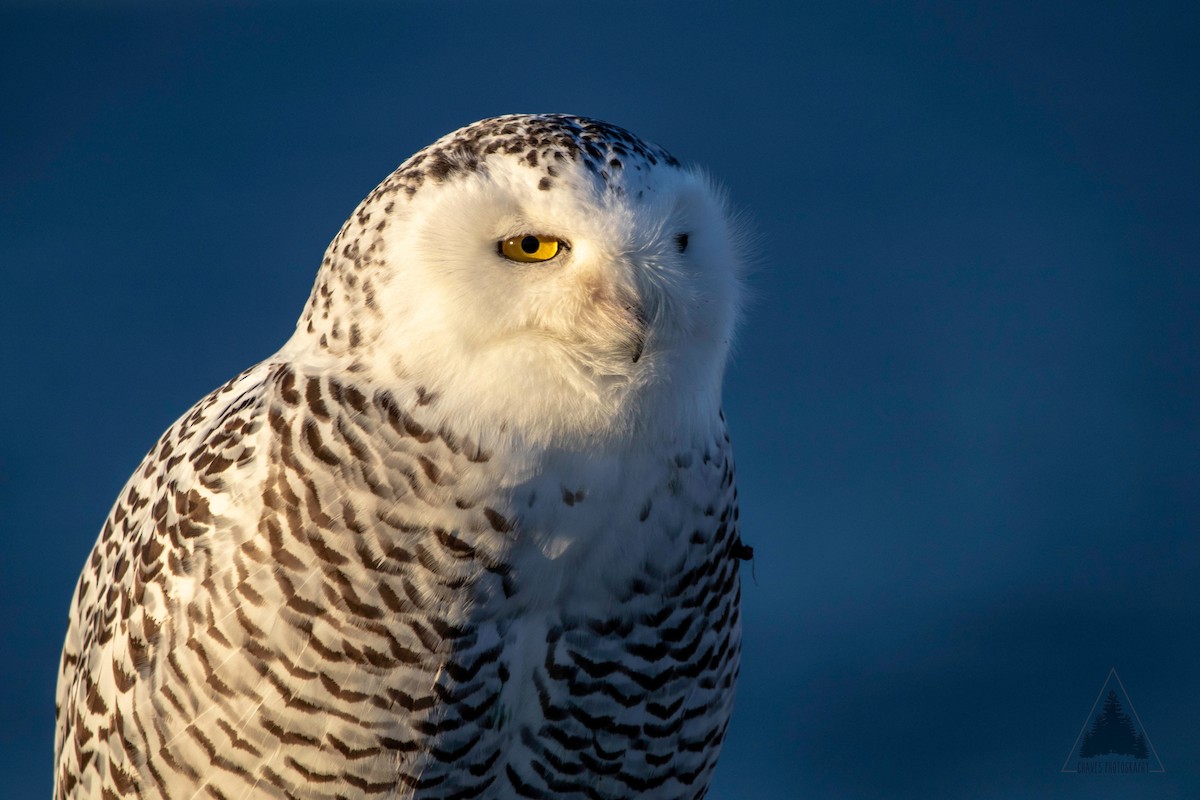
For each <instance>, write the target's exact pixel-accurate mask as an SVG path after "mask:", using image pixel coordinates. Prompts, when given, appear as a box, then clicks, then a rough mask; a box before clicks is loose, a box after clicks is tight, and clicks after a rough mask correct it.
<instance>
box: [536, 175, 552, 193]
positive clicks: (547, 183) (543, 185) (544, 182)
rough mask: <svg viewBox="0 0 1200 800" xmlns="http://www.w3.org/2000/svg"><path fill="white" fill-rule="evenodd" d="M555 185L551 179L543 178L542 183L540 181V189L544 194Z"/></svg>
mask: <svg viewBox="0 0 1200 800" xmlns="http://www.w3.org/2000/svg"><path fill="white" fill-rule="evenodd" d="M553 185H554V182H553V181H551V180H550V179H549V178H542V179H541V180H540V181H538V188H539V189H541V190H542V191H543V192H544V191H547V190H548V189H549V188H550V187H551V186H553Z"/></svg>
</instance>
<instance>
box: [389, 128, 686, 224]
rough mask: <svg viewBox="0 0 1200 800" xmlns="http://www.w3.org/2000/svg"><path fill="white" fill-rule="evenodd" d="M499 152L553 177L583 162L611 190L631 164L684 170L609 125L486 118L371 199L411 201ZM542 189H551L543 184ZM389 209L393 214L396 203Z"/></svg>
mask: <svg viewBox="0 0 1200 800" xmlns="http://www.w3.org/2000/svg"><path fill="white" fill-rule="evenodd" d="M497 154H501V155H509V156H514V157H516V158H517V159H518V160H519V162H520V163H521V164H523V165H525V166H526V167H528V168H530V169H535V170H541V171H543V172H544V173H545V175H546V177H549V178H555V177H558V174H559V172H558V169H559V168H560V167H561V166H562V165H563V164H567V163H574V164H578V165H579V166H581V167H582V168H583V169H586V170H587V171H588V172H590V173H591V174H593V175H596V176H598V177H599V178H600V179H601V180H602V181H603V182H605V183H606V184H610V186H611V184H612V182H613V181H614V180H615V177H614V174H615V173H616V172H617V171H619V170H623V169H624V168H625V167H626V166H628V163H627V162H630V161H631V160H632V161H633V162H634V166H635V168H636V169H638V170H641V169H642V165H643V164H646V165H650V166H653V165H657V164H659V163H660V162H661V163H664V164H667V165H669V166H672V167H678V166H679V162H678V161H677V160H676V159H675V158H674V156H672V155H671V154H670V153H668V152H667V151H666V150H663V149H662V148H661V147H659V146H657V145H653V144H650V143H648V142H645V141H643V140H641V139H639V138H638V137H636V136H634V135H633V134H632V133H630V132H629V131H627V130H625V129H623V128H619V127H617V126H616V125H611V124H609V123H607V122H601V121H600V120H595V119H588V118H586V117H576V116H571V115H567V114H534V115H512V116H506V117H496V118H493V119H485V120H482V121H480V122H476V123H475V124H473V125H468V126H467V127H465V128H462V129H460V130H457V131H455V132H453V133H451V134H449V135H447V136H445V137H443V138H442V139H440V140H439V141H437V142H435V143H434V144H432V145H430V146H429V147H426V148H425V149H423V150H421V151H420V152H419V153H417V154H416V155H414V156H413V157H412V158H410V159H409V160H408V161H406V162H405V163H404V164H403V165H401V166H400V168H399V169H397V170H396V171H395V172H394V173H392V175H391V176H389V177H388V179H387V180H386V181H384V183H383V184H381V185H380V187H379V188H378V189H377V190H376V191H375V192H373V193H372V195H371V197H372V198H373V199H377V198H379V197H381V196H383V195H389V194H395V193H397V192H399V191H400V190H404V192H405V193H406V195H407V196H409V197H411V196H412V195H414V194H415V193H416V191H417V190H418V189H419V188H420V187H421V185H422V184H423V183H424V182H425V180H426V178H428V179H430V180H433V181H435V182H437V183H445V182H446V181H448V180H452V179H453V178H455V177H456V176H459V175H464V174H469V173H474V172H479V171H481V170H483V169H484V162H485V161H486V160H487V159H488V158H489V157H491V156H493V155H497ZM637 162H641V163H637ZM607 170H612V172H609V171H607ZM538 188H539V189H542V190H545V189H548V188H550V187H549V185H547V184H545V182H544V180H541V181H539V182H538ZM384 210H385V212H387V213H390V212H391V202H389V204H388V206H386V207H385V209H384Z"/></svg>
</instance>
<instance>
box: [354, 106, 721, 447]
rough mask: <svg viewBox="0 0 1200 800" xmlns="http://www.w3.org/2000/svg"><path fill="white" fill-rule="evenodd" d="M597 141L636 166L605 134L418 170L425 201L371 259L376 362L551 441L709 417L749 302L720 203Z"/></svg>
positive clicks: (459, 146)
mask: <svg viewBox="0 0 1200 800" xmlns="http://www.w3.org/2000/svg"><path fill="white" fill-rule="evenodd" d="M502 119H504V118H502ZM509 119H520V120H524V119H529V118H520V117H518V118H509ZM532 119H535V120H547V119H550V120H553V119H555V118H546V117H540V118H532ZM561 119H563V120H565V121H566V122H564V123H563V124H564V125H571V126H573V125H577V124H578V122H577V118H561ZM484 124H486V122H485V123H477V126H478V125H484ZM545 124H549V125H551V126H553V123H552V122H551V123H545ZM585 124H586V122H585ZM477 126H472V128H473V127H477ZM470 130H471V128H467V129H464V131H470ZM604 130H605V131H606V132H607V130H614V131H618V132H620V134H622V135H623V136H626V137H629V140H630V142H634V143H637V145H638V146H640V147H643V148H646V149H645V150H644V154H639V153H638V152H636V151H635V150H634V149H633V145H631V144H630V143H628V142H626V143H624V144H622V142H621V141H620V140H619V139H618V140H613V139H612V137H611V136H610V137H608V138H607V139H606V140H604V141H601V142H587V141H584V143H583V145H582V146H581V147H580V148H579V149H577V150H574V151H573V150H572V148H571V147H569V146H567V147H564V146H563V145H562V143H561V142H558V143H555V141H554V140H551V141H550V143H549V144H545V143H543V145H542V147H541V149H540V150H539V149H538V148H537V147H536V145H534V142H535V141H536V137H533V136H530V135H529V134H523V135H524V136H525V139H524V140H523V141H522V143H521V146H520V147H519V148H512V147H508V148H506V147H503V146H502V147H497V148H494V149H493V150H492V151H491V152H488V149H489V148H488V144H490V141H489V140H487V139H484V140H482V141H475V142H470V141H468V142H467V143H466V144H464V143H462V141H461V137H462V136H463V131H459V132H456V133H455V134H451V135H450V136H449V137H446V139H443V140H442V141H441V142H439V143H437V144H435V145H433V146H431V148H427V150H426V151H423V154H418V156H416V157H414V159H413V160H412V161H410V162H409V165H408V167H407V168H408V169H409V174H410V176H411V175H413V174H416V175H419V176H420V177H419V178H418V179H417V182H418V183H419V186H418V187H417V188H416V189H415V191H411V192H410V193H409V194H410V196H409V199H408V202H407V203H404V202H401V203H395V204H393V206H392V214H391V216H390V218H389V223H388V224H387V225H386V226H384V228H383V230H382V231H381V233H380V234H379V239H378V242H377V245H376V253H377V258H378V260H379V263H380V265H381V267H382V269H381V270H379V273H380V274H379V276H378V290H377V292H376V293H375V299H376V304H377V306H378V310H379V313H380V314H381V315H382V318H383V326H382V328H381V333H380V335H379V337H378V339H377V342H376V353H377V357H378V358H381V359H382V360H384V361H388V362H389V363H392V364H394V365H399V369H400V370H401V371H403V372H404V374H407V375H411V376H417V377H419V379H420V380H422V381H423V382H425V383H426V384H429V385H430V388H433V389H435V390H437V391H439V392H440V394H441V396H442V397H445V398H457V399H459V400H460V403H459V407H458V408H456V409H454V411H453V413H454V414H455V415H458V414H464V415H466V417H467V418H476V419H480V420H481V427H484V426H483V425H482V420H484V419H486V420H487V424H486V427H487V428H489V429H492V430H495V429H496V421H497V419H499V420H501V421H503V422H504V423H506V424H507V425H509V426H511V428H512V429H515V430H519V431H521V432H522V433H523V434H524V435H525V436H527V437H530V436H532V437H534V438H541V437H548V438H554V437H562V436H564V435H585V436H598V435H599V436H603V435H619V434H622V433H624V434H628V433H630V432H631V431H633V430H634V429H636V428H638V427H639V424H640V423H641V422H642V421H643V420H644V417H645V415H646V414H648V413H656V412H657V413H674V414H676V415H681V414H682V415H686V414H689V413H693V410H694V413H696V414H706V413H707V414H715V407H716V404H717V403H719V391H720V381H721V375H722V371H723V367H724V363H725V359H726V354H727V351H728V347H729V341H730V337H731V335H732V331H733V326H734V320H735V314H736V309H737V305H738V299H739V288H738V278H737V276H738V271H739V259H738V252H737V246H736V245H735V243H734V240H733V237H732V234H731V228H730V224H729V221H728V218H727V214H726V211H725V208H724V204H723V202H722V201H721V198H720V197H719V195H718V194H717V193H716V192H715V191H714V190H713V188H712V187H711V185H710V184H709V182H708V181H707V180H706V179H705V178H704V177H703V176H701V175H700V174H698V173H697V172H695V171H691V170H687V169H683V168H680V167H679V166H678V165H677V163H675V162H674V159H671V158H670V156H669V155H667V154H666V153H665V152H664V151H660V150H657V148H654V149H651V148H652V146H650V145H644V144H642V143H640V142H639V141H638V140H636V139H633V137H632V136H630V135H629V134H626V133H625V132H623V131H620V129H615V128H611V126H605V128H604ZM570 133H571V135H573V136H577V137H578V136H580V134H578V132H576V131H574V130H571V131H570ZM455 137H458V139H456V138H455ZM526 144H529V145H531V147H530V149H529V150H527V149H526V148H525V145H526ZM506 149H508V150H519V152H506ZM589 150H590V151H591V152H589ZM531 153H532V154H533V155H532V156H531V155H530V154H531ZM539 153H540V154H539ZM655 153H657V154H658V155H657V156H655ZM597 154H598V156H599V157H598V158H596V157H593V156H595V155H597ZM413 162H416V167H415V168H414V167H413ZM531 162H532V163H531ZM405 169H406V168H405V167H402V168H401V170H400V171H399V172H398V173H397V174H398V175H399V174H401V173H403V172H404V170H405ZM422 169H423V171H422V172H414V170H422ZM410 180H412V178H411V177H410ZM385 185H386V184H385ZM377 191H378V190H377Z"/></svg>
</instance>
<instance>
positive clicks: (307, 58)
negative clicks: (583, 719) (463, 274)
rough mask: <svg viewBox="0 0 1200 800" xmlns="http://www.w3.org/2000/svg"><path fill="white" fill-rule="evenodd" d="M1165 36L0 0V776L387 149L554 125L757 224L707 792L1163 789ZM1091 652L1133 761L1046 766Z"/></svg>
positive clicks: (1180, 392)
mask: <svg viewBox="0 0 1200 800" xmlns="http://www.w3.org/2000/svg"><path fill="white" fill-rule="evenodd" d="M1195 8H1196V6H1195V4H1194V3H1178V4H1169V3H1140V4H1139V3H1129V2H1121V3H1110V4H1098V3H1060V2H1051V3H1042V2H1037V3H1032V2H1030V3H998V4H994V7H991V8H976V7H974V6H973V5H970V4H965V3H938V2H923V3H885V4H876V3H861V2H854V1H853V0H838V2H831V3H821V4H803V3H802V4H799V5H792V4H784V3H778V4H764V5H756V4H754V3H751V2H739V3H737V4H734V5H731V6H730V7H727V8H723V9H717V8H707V9H706V8H704V7H701V6H698V5H696V4H694V3H654V4H643V3H622V2H606V3H603V4H598V3H597V4H583V3H580V4H572V3H563V2H556V3H525V4H519V5H517V4H507V3H482V2H473V3H465V4H464V3H455V4H453V5H451V4H450V3H445V4H440V3H432V2H425V3H416V4H407V5H399V6H389V5H384V4H375V5H346V4H342V5H339V6H334V5H328V4H316V3H313V4H296V5H284V4H282V3H280V4H269V3H268V4H261V3H242V4H238V5H236V6H228V7H216V6H211V5H186V4H185V5H180V6H176V7H175V8H173V9H170V10H163V9H158V8H155V7H153V6H151V5H149V4H145V5H140V4H129V3H116V4H114V5H106V6H105V7H104V8H101V7H99V5H96V6H91V5H87V4H85V5H62V4H58V5H53V6H37V7H35V6H24V7H22V6H15V7H14V6H7V7H4V8H3V9H0V98H2V102H0V108H2V111H0V215H2V216H0V226H2V230H0V269H2V270H3V272H2V282H0V286H2V288H0V335H2V338H0V342H2V345H0V359H2V362H0V364H2V367H3V369H2V372H0V374H2V376H3V377H2V378H0V382H2V385H3V389H2V390H0V413H2V415H3V417H2V418H3V420H4V424H3V431H4V433H3V437H2V441H0V527H2V536H3V538H2V548H0V564H2V575H0V608H2V609H3V612H2V617H0V626H2V628H0V634H2V639H0V641H2V642H3V644H2V645H0V648H2V651H3V657H2V658H0V687H2V689H0V703H2V705H0V774H3V775H4V776H5V778H4V789H3V790H2V793H3V794H4V795H5V796H7V797H46V796H48V794H49V790H50V780H51V749H52V735H53V734H52V732H53V689H54V680H55V670H56V661H57V657H58V651H59V647H60V645H61V641H62V636H63V633H64V631H65V625H66V609H67V604H68V601H69V598H70V594H71V590H72V587H73V584H74V581H75V578H76V575H77V574H78V571H79V569H80V567H81V566H82V564H83V562H84V559H85V558H86V556H87V553H88V551H89V549H90V548H91V545H92V542H93V540H94V537H95V535H96V533H97V532H98V530H99V528H100V524H101V522H102V521H103V519H104V517H105V515H106V514H107V512H108V509H109V506H110V504H111V502H112V501H113V499H114V498H115V496H116V494H117V492H118V490H119V489H120V487H121V485H122V484H123V483H124V481H125V480H126V477H127V476H128V475H129V473H130V472H131V471H132V470H133V468H134V466H135V465H136V464H137V462H138V460H139V459H140V458H141V456H142V455H143V453H144V452H145V451H146V450H147V449H148V448H149V447H150V445H151V444H152V443H153V442H154V441H155V439H156V438H157V436H158V435H159V433H160V432H161V431H162V430H164V429H165V428H166V427H167V426H168V425H170V424H171V423H172V421H173V420H174V419H175V418H176V417H177V416H178V415H180V414H181V413H182V412H183V411H184V410H186V409H187V408H188V406H190V405H191V404H192V403H193V402H194V401H196V400H197V399H199V398H200V397H201V396H202V395H204V394H205V393H206V392H208V391H209V390H211V389H212V388H214V387H215V386H217V385H219V384H220V383H222V382H223V381H224V380H226V379H227V378H228V377H230V376H232V375H233V374H235V373H236V372H237V371H239V370H241V369H242V368H244V367H246V366H248V365H250V364H252V363H254V362H255V361H258V360H260V359H262V358H264V357H265V356H267V355H269V354H270V353H272V352H273V351H274V350H275V349H276V348H277V347H278V346H279V345H280V344H281V343H282V342H283V341H284V340H285V339H286V338H287V337H288V335H289V334H290V331H291V329H292V326H293V324H294V321H295V318H296V317H297V316H298V315H299V312H300V309H301V307H302V304H303V302H304V300H305V298H306V297H307V295H308V292H309V289H310V286H311V283H312V279H313V277H314V275H315V273H316V268H317V265H318V264H319V262H320V259H321V256H322V253H323V251H324V248H325V246H326V244H327V243H328V241H329V240H330V238H331V237H332V236H333V234H334V233H335V232H336V231H337V229H338V227H339V226H340V224H341V222H342V220H343V219H344V218H345V217H346V216H347V215H348V214H349V212H350V211H351V209H352V208H353V207H354V205H355V204H356V203H357V202H358V200H359V199H360V198H361V197H362V196H363V195H364V194H366V192H367V191H369V190H370V189H371V188H372V187H373V186H374V185H375V184H376V183H377V182H378V181H379V180H380V179H382V178H383V177H384V176H385V175H386V174H387V173H388V172H389V171H390V170H391V169H393V168H394V167H395V166H396V165H397V164H398V163H399V162H400V161H402V160H403V159H404V158H406V157H407V156H408V155H410V154H411V153H412V152H413V151H415V150H416V149H418V148H419V147H421V146H423V145H425V144H427V143H429V142H431V141H433V140H434V139H436V138H437V137H439V136H440V135H442V134H443V133H446V132H448V131H450V130H452V129H454V128H457V127H459V126H460V125H463V124H466V123H469V122H471V121H474V120H476V119H479V118H481V117H486V116H492V115H495V114H500V113H509V112H515V111H520V112H525V111H566V112H573V113H580V114H585V115H589V116H595V117H600V118H602V119H607V120H609V121H612V122H615V123H617V124H619V125H622V126H624V127H627V128H629V129H631V130H632V131H634V132H636V133H638V134H639V135H641V136H643V137H645V138H647V139H650V140H652V141H657V142H659V143H661V144H663V145H665V146H666V147H668V148H669V149H670V150H672V151H673V152H674V153H675V154H676V155H677V156H679V157H680V158H682V159H683V160H685V161H691V162H696V163H700V164H703V165H705V166H706V167H707V168H708V169H709V170H710V171H711V173H712V174H713V175H714V176H716V177H717V178H718V179H719V180H721V181H722V182H723V183H724V184H725V185H726V186H727V187H728V189H729V191H730V194H731V197H732V199H733V202H734V204H735V205H736V206H737V207H738V208H740V209H741V210H742V211H743V212H744V213H745V215H746V217H747V219H748V220H749V221H750V222H751V224H752V225H753V227H754V229H755V230H756V231H757V233H756V247H755V264H756V269H755V271H754V273H753V275H752V276H751V287H752V291H753V294H754V300H753V304H752V306H751V308H750V312H749V314H748V316H747V319H746V324H745V326H744V329H743V332H742V334H741V337H740V343H739V346H738V349H737V353H736V356H735V360H734V362H733V364H732V367H731V369H730V371H729V374H728V382H727V412H728V415H729V418H730V420H731V425H732V430H733V434H734V442H735V445H736V446H737V453H738V460H739V467H740V469H739V481H740V484H741V490H742V491H741V494H742V501H743V517H742V519H743V523H744V536H745V538H746V540H747V541H748V542H749V543H750V544H752V545H753V546H754V547H755V549H756V551H757V560H756V562H755V564H754V574H755V575H756V580H748V581H747V585H746V588H745V609H744V618H745V630H746V633H745V635H746V641H745V655H744V667H743V672H742V681H741V686H740V690H739V692H740V693H739V699H738V709H737V713H736V716H735V720H734V724H733V726H732V728H731V730H730V734H729V739H728V742H727V745H726V750H725V753H724V755H723V757H722V762H721V765H720V767H719V769H718V772H717V779H716V783H715V786H714V789H713V794H712V796H713V797H714V798H718V799H719V800H732V799H733V798H746V797H764V798H791V797H814V798H845V797H870V798H876V797H889V798H943V797H944V798H958V797H975V798H1007V797H1031V798H1085V797H1086V798H1123V799H1126V798H1141V797H1145V798H1168V797H1195V796H1196V795H1197V794H1198V793H1200V778H1198V776H1197V768H1198V761H1200V759H1198V754H1200V723H1198V720H1200V700H1198V698H1200V680H1198V676H1200V545H1198V541H1200V354H1198V348H1200V270H1198V269H1197V267H1198V264H1197V253H1198V252H1200V188H1198V187H1200V168H1198V165H1200V159H1198V157H1197V146H1198V144H1200V47H1198V42H1200V21H1198V12H1196V11H1195ZM747 577H748V578H749V575H747ZM1111 667H1116V668H1117V671H1118V673H1119V674H1120V676H1121V678H1122V680H1123V681H1124V684H1125V686H1126V687H1127V689H1128V691H1129V694H1130V696H1131V698H1132V700H1133V701H1134V702H1135V703H1136V711H1137V713H1138V714H1139V716H1140V718H1141V721H1142V723H1143V724H1144V725H1145V728H1146V730H1147V732H1148V733H1149V736H1150V740H1151V742H1152V744H1153V745H1154V747H1155V749H1156V750H1157V752H1158V755H1159V757H1160V758H1161V759H1162V762H1163V764H1164V766H1165V767H1166V770H1167V771H1166V772H1165V773H1164V774H1159V775H1132V776H1104V775H1101V776H1084V775H1072V774H1061V773H1060V772H1059V770H1060V768H1061V767H1062V765H1063V762H1064V760H1065V759H1066V757H1067V755H1068V751H1069V750H1070V749H1071V745H1072V743H1073V741H1074V740H1075V737H1076V736H1077V735H1078V733H1079V731H1080V728H1081V726H1082V725H1083V724H1084V722H1085V717H1086V715H1087V713H1088V709H1089V708H1090V707H1091V704H1092V702H1093V701H1094V700H1095V698H1096V694H1097V692H1099V690H1100V687H1101V684H1102V683H1103V682H1104V679H1105V677H1106V675H1107V674H1108V671H1109V669H1110V668H1111Z"/></svg>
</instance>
